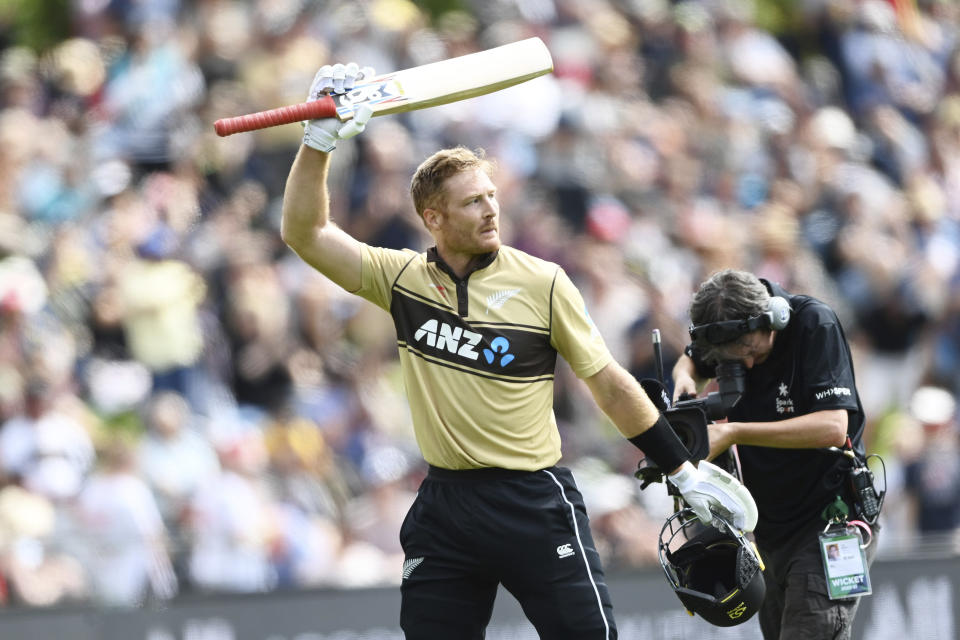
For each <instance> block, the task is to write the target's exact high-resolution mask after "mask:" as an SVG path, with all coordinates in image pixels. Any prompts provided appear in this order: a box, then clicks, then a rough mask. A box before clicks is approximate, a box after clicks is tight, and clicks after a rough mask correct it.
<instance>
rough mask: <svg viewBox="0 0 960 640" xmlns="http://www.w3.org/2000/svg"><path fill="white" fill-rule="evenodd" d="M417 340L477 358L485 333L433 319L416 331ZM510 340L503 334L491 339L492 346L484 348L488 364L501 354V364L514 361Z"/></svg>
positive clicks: (462, 355)
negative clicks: (478, 346)
mask: <svg viewBox="0 0 960 640" xmlns="http://www.w3.org/2000/svg"><path fill="white" fill-rule="evenodd" d="M413 339H414V341H415V342H422V343H424V344H426V345H427V346H428V347H433V348H434V349H443V350H446V351H447V352H448V353H455V354H457V355H458V356H461V357H463V358H466V359H468V360H477V359H478V358H479V357H480V353H481V352H478V351H477V349H476V347H477V345H478V344H480V342H481V341H482V340H483V335H482V334H479V333H477V332H476V331H469V330H467V329H464V328H463V327H454V326H452V325H449V324H447V323H446V322H440V321H439V320H436V319H432V320H427V321H426V322H424V323H423V324H422V325H420V328H419V329H417V331H416V333H414V334H413ZM509 351H510V341H509V340H507V339H506V338H504V337H503V336H497V337H496V338H494V339H493V340H491V341H490V348H488V349H483V351H482V353H483V359H484V360H486V361H487V364H493V363H494V360H496V359H497V357H498V356H499V365H500V366H501V367H505V366H507V365H508V364H510V363H511V362H513V359H514V357H515V356H514V355H513V354H512V353H509Z"/></svg>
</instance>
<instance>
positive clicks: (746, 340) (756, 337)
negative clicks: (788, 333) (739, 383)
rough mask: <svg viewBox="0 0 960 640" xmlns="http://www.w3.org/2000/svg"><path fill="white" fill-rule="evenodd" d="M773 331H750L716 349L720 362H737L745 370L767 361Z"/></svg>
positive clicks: (771, 345)
mask: <svg viewBox="0 0 960 640" xmlns="http://www.w3.org/2000/svg"><path fill="white" fill-rule="evenodd" d="M775 335H776V332H774V331H766V330H763V329H760V330H757V331H751V332H750V333H748V334H746V335H745V336H743V337H742V338H740V339H739V340H737V341H736V342H734V343H733V344H731V345H725V346H723V347H721V348H718V349H717V351H718V355H719V359H720V360H739V361H740V362H742V363H743V366H745V367H746V368H747V369H750V368H752V367H753V365H755V364H760V363H762V362H763V361H765V360H766V359H767V357H768V356H769V355H770V352H771V351H772V350H773V339H774V336H775Z"/></svg>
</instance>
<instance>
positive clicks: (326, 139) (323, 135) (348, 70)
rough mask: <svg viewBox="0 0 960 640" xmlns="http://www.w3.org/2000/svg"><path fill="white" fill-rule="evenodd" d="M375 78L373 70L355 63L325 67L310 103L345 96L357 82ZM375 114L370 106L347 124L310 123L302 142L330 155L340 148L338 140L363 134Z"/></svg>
mask: <svg viewBox="0 0 960 640" xmlns="http://www.w3.org/2000/svg"><path fill="white" fill-rule="evenodd" d="M375 75H376V72H375V71H374V70H373V68H372V67H363V68H361V67H360V66H359V65H358V64H357V63H356V62H351V63H349V64H334V65H329V64H327V65H324V66H322V67H320V70H319V71H317V73H316V75H315V76H314V77H313V82H312V83H311V85H310V92H309V93H308V94H307V101H308V102H310V101H312V100H318V99H320V98H322V97H323V96H326V95H330V94H335V95H337V94H343V93H346V92H348V91H351V90H352V89H353V87H354V85H355V84H356V83H357V81H359V80H363V79H365V78H372V77H373V76H375ZM372 115H373V111H372V110H371V109H370V107H369V106H368V105H366V104H363V105H361V106H360V107H359V108H358V109H357V111H356V113H354V115H353V118H352V119H350V120H348V121H347V122H340V120H338V119H337V118H324V119H320V120H310V121H308V122H307V123H306V125H305V126H304V131H303V143H304V144H305V145H307V146H308V147H310V148H312V149H316V150H317V151H325V152H327V153H329V152H331V151H333V150H334V149H336V148H337V141H338V140H346V139H347V138H352V137H354V136H355V135H357V134H359V133H361V132H363V130H364V129H365V128H366V126H367V121H369V120H370V117H371V116H372Z"/></svg>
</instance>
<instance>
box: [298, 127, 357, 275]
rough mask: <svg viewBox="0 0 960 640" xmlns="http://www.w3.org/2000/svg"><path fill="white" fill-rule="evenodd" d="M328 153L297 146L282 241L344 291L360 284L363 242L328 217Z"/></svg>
mask: <svg viewBox="0 0 960 640" xmlns="http://www.w3.org/2000/svg"><path fill="white" fill-rule="evenodd" d="M329 167H330V154H329V153H325V152H323V151H317V150H316V149H312V148H310V147H308V146H306V145H302V146H301V147H300V151H299V152H298V153H297V157H296V158H295V159H294V161H293V166H292V167H291V168H290V174H289V175H288V176H287V184H286V188H285V189H284V192H283V219H282V222H281V227H280V230H281V231H280V233H281V235H282V237H283V241H284V242H285V243H286V244H287V246H289V247H290V248H291V249H293V250H294V251H295V252H296V253H297V255H298V256H300V257H301V258H302V259H303V260H304V261H305V262H306V263H307V264H309V265H310V266H312V267H313V268H314V269H316V270H317V271H319V272H320V273H322V274H323V275H325V276H327V277H328V278H330V279H331V280H332V281H333V282H335V283H336V284H338V285H340V286H341V287H343V288H344V289H345V290H347V291H356V290H357V289H359V288H360V285H361V279H360V278H361V271H360V258H361V248H362V247H363V245H362V243H361V242H360V241H359V240H357V239H355V238H353V237H352V236H350V235H349V234H348V233H347V232H345V231H344V230H343V229H341V228H340V227H338V226H337V225H336V224H334V223H333V222H332V221H331V220H330V191H329V188H328V186H327V175H328V173H329Z"/></svg>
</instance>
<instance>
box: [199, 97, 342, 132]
mask: <svg viewBox="0 0 960 640" xmlns="http://www.w3.org/2000/svg"><path fill="white" fill-rule="evenodd" d="M336 115H337V105H336V103H335V102H334V101H333V98H331V97H330V96H324V97H323V98H320V99H319V100H313V101H312V102H302V103H300V104H291V105H288V106H286V107H277V108H276V109H268V110H266V111H260V112H258V113H248V114H247V115H245V116H236V117H233V118H221V119H220V120H217V121H216V122H214V123H213V128H214V129H215V130H216V132H217V135H218V136H229V135H231V134H234V133H240V132H243V131H254V130H255V129H266V128H267V127H276V126H278V125H281V124H290V123H291V122H300V121H302V120H315V119H317V118H333V117H335V116H336Z"/></svg>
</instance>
